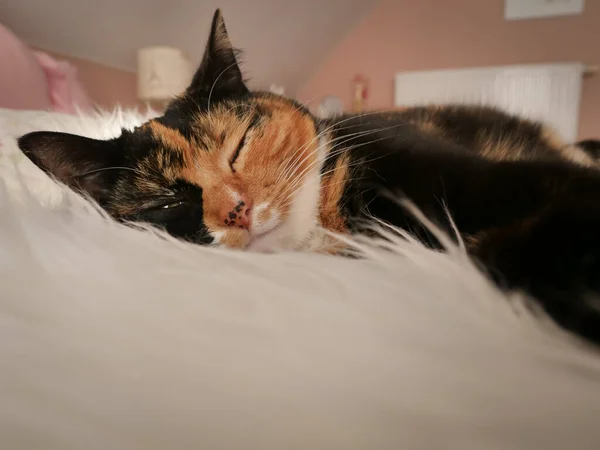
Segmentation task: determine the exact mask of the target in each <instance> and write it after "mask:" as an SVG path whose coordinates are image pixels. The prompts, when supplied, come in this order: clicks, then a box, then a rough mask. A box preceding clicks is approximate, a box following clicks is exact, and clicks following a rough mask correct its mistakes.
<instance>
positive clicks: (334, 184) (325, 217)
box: [319, 155, 350, 233]
mask: <svg viewBox="0 0 600 450" xmlns="http://www.w3.org/2000/svg"><path fill="white" fill-rule="evenodd" d="M348 162H349V160H348V156H347V155H343V156H341V157H340V158H339V159H338V160H337V161H336V164H335V167H334V168H333V169H332V170H331V172H330V173H329V174H327V175H325V176H324V177H323V178H322V180H321V205H320V211H319V218H320V220H321V225H322V226H323V227H324V228H326V229H328V230H331V231H335V232H342V233H343V232H346V231H347V229H346V221H345V220H344V217H343V216H342V213H341V211H340V201H341V198H342V195H343V194H344V188H345V186H346V182H347V181H348V178H349V177H350V169H349V166H348Z"/></svg>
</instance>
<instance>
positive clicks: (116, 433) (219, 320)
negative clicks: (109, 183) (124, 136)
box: [0, 110, 600, 450]
mask: <svg viewBox="0 0 600 450" xmlns="http://www.w3.org/2000/svg"><path fill="white" fill-rule="evenodd" d="M145 118H146V116H144V115H142V114H139V113H136V112H134V111H116V112H113V113H101V114H98V115H96V116H86V117H71V116H66V115H59V114H45V113H33V112H23V113H17V112H14V111H6V110H4V111H0V139H1V140H0V144H1V145H2V148H1V149H0V150H1V151H2V154H1V157H0V170H1V173H2V179H3V183H1V185H0V207H1V208H2V209H1V212H0V436H1V438H0V440H1V442H2V445H1V447H2V449H3V450H38V449H39V450H81V449H86V450H95V449H97V450H107V449H110V450H125V449H127V450H133V449H144V450H158V449H161V450H171V449H179V450H184V449H207V450H208V449H210V450H218V449H223V450H225V449H227V450H237V449H240V450H242V449H244V450H279V449H286V450H300V449H310V450H337V449H339V450H342V449H343V450H353V449H356V450H358V449H364V450H380V449H381V450H384V449H385V450H388V449H389V450H392V449H393V450H398V449H410V450H418V449H423V450H436V449H456V450H464V449H478V450H479V449H486V450H492V449H494V450H497V449H498V450H499V449H511V450H519V449H523V450H525V449H527V450H530V449H531V450H533V449H536V450H537V449H544V450H564V449H569V450H584V449H586V450H587V449H590V450H592V449H598V448H600V427H599V426H598V420H599V412H600V410H599V407H600V357H599V356H598V354H596V353H594V352H593V351H591V350H589V349H587V348H586V347H585V346H582V345H581V344H579V343H578V342H576V341H574V340H572V339H571V338H569V337H568V336H565V335H564V334H563V333H562V332H561V331H559V330H557V329H556V328H555V327H553V326H552V325H551V324H549V323H548V322H547V321H546V320H544V318H543V317H542V316H538V315H534V314H533V313H532V312H531V310H530V309H528V308H527V299H526V298H525V297H523V296H522V295H520V294H519V293H514V294H512V295H510V296H509V295H505V294H502V293H500V292H499V291H497V290H496V289H495V288H494V287H493V286H492V285H491V284H490V283H489V282H488V281H487V279H486V278H485V277H484V276H482V274H480V273H479V272H478V271H477V270H476V269H475V268H474V267H473V266H472V265H471V264H470V263H469V261H468V260H467V259H466V258H465V255H464V253H462V252H461V251H460V249H453V250H452V251H451V252H450V253H449V254H440V253H437V252H433V251H429V250H426V249H424V248H422V247H421V246H419V245H418V244H415V243H408V242H405V241H401V240H396V242H395V243H394V244H393V246H392V247H393V248H392V250H393V251H392V252H389V251H382V250H381V249H379V248H377V246H375V245H374V244H373V243H367V242H363V243H357V245H360V246H361V249H362V251H364V252H365V255H366V258H364V259H361V260H346V259H341V258H337V257H332V256H325V255H317V254H308V253H282V254H274V255H262V254H250V253H244V252H237V251H227V250H220V249H211V248H205V247H198V246H193V245H188V244H184V243H181V242H177V241H174V240H173V239H170V238H169V237H168V236H164V235H162V234H161V233H157V232H151V231H139V230H134V229H131V228H127V227H125V226H122V225H119V224H116V223H114V222H112V221H110V220H108V219H107V218H106V217H105V216H104V214H102V213H101V212H100V211H98V210H97V209H96V208H94V207H93V206H92V205H89V204H87V203H85V202H83V201H82V199H80V198H79V197H78V196H76V195H74V194H72V193H71V192H69V191H66V190H64V189H63V188H62V187H60V186H58V185H55V184H53V183H52V182H51V181H50V180H49V179H48V178H46V177H45V176H44V175H43V174H42V173H41V172H40V171H39V170H38V169H37V168H35V167H34V166H33V165H32V164H30V163H29V162H28V161H27V160H25V159H24V158H22V157H21V156H20V154H19V151H18V149H17V148H16V145H15V143H14V137H15V136H17V135H20V134H23V133H25V132H27V131H31V130H34V129H56V130H61V131H67V132H75V133H80V134H84V135H88V136H92V137H110V136H112V135H115V134H118V133H119V130H120V128H121V127H123V126H125V127H130V126H133V125H135V124H137V123H140V122H141V121H143V120H145Z"/></svg>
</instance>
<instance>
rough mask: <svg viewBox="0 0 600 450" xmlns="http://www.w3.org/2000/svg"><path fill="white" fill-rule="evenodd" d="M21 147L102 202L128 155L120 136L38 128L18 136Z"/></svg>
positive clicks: (54, 175) (41, 164)
mask: <svg viewBox="0 0 600 450" xmlns="http://www.w3.org/2000/svg"><path fill="white" fill-rule="evenodd" d="M18 145H19V148H20V149H21V151H22V152H23V153H24V154H25V156H27V157H28V158H29V159H30V160H31V161H32V162H33V163H34V164H35V165H36V166H38V167H39V168H40V169H42V170H43V171H44V172H46V173H47V174H48V175H49V176H50V177H52V178H55V179H57V180H58V181H60V182H61V183H63V184H65V185H67V186H69V187H71V188H72V189H75V190H77V191H80V192H83V193H87V194H88V195H90V196H91V197H92V198H93V199H94V200H96V201H98V202H99V203H100V204H102V203H103V202H104V201H105V200H106V199H107V197H108V196H109V195H110V192H111V191H112V188H113V186H114V184H115V182H116V179H117V176H118V175H119V174H120V172H121V170H122V169H124V167H123V166H125V165H126V158H125V153H124V151H123V149H122V148H121V146H120V139H119V138H116V139H111V140H108V141H103V140H98V139H91V138H87V137H83V136H77V135H74V134H68V133H57V132H51V131H36V132H33V133H28V134H26V135H24V136H22V137H20V138H19V139H18Z"/></svg>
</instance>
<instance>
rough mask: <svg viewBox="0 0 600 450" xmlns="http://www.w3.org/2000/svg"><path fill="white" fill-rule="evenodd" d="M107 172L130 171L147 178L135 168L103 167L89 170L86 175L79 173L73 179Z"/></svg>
mask: <svg viewBox="0 0 600 450" xmlns="http://www.w3.org/2000/svg"><path fill="white" fill-rule="evenodd" d="M107 170H129V171H131V172H134V173H136V174H138V175H142V176H145V174H144V173H143V172H141V171H139V170H137V169H134V168H133V167H122V166H113V167H102V168H100V169H94V170H89V171H87V172H84V173H78V174H75V175H72V176H71V177H72V178H79V177H85V176H87V175H92V174H94V173H97V172H104V171H107Z"/></svg>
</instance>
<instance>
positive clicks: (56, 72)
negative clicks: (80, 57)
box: [35, 51, 93, 114]
mask: <svg viewBox="0 0 600 450" xmlns="http://www.w3.org/2000/svg"><path fill="white" fill-rule="evenodd" d="M35 56H36V58H37V60H38V62H39V63H40V66H41V67H42V69H44V72H45V73H46V78H47V80H48V88H49V90H50V101H51V102H52V109H53V110H54V111H57V112H64V113H70V114H73V113H76V112H77V110H78V109H79V110H80V111H88V110H91V109H93V105H92V100H91V99H90V97H89V96H88V95H87V93H86V91H85V89H84V88H83V86H82V85H81V83H80V82H79V79H78V78H77V68H75V67H74V66H72V65H71V64H69V63H68V62H66V61H57V60H56V59H54V58H52V57H51V56H50V55H48V54H47V53H44V52H40V51H36V52H35Z"/></svg>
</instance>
